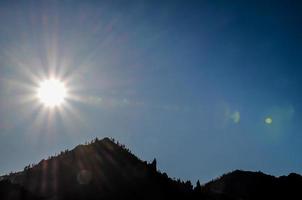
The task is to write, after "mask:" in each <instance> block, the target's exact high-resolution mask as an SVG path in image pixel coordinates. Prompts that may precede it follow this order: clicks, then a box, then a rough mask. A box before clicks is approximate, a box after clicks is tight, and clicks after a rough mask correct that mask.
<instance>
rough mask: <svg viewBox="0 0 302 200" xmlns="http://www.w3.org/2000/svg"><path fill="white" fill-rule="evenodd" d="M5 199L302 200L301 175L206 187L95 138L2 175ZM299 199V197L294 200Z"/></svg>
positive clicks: (230, 179) (228, 178) (241, 177)
mask: <svg viewBox="0 0 302 200" xmlns="http://www.w3.org/2000/svg"><path fill="white" fill-rule="evenodd" d="M0 180H1V181H0V199H1V200H29V199H30V200H38V199H39V200H42V199H43V200H80V199H81V200H86V199H87V200H97V199H98V200H101V199H105V200H113V199H117V200H119V199H146V200H149V199H150V200H151V199H186V200H187V199H188V200H190V199H209V200H215V199H216V200H223V199H232V200H237V199H247V200H248V199H264V198H266V199H302V194H301V192H300V191H301V189H302V177H301V176H300V175H298V174H290V175H289V176H282V177H278V178H277V177H273V176H269V175H265V174H263V173H261V172H245V171H234V172H231V173H229V174H226V175H223V176H222V177H220V178H218V179H216V180H213V181H211V182H209V183H207V184H205V185H204V186H200V184H199V182H198V183H197V185H196V186H195V187H193V186H192V184H191V182H190V181H186V182H183V181H180V180H175V179H171V178H169V177H168V175H167V174H166V173H161V172H159V171H158V170H157V168H156V160H155V159H154V160H153V162H151V163H147V162H145V161H142V160H140V159H139V158H137V157H136V156H135V155H133V154H132V153H131V152H130V151H129V150H128V149H127V148H125V146H124V145H120V144H119V143H118V142H115V141H114V139H109V138H104V139H102V140H98V139H95V140H94V141H92V142H91V143H90V144H86V145H79V146H77V147H76V148H74V149H73V150H71V151H65V152H61V153H60V155H58V156H55V157H50V158H49V159H47V160H42V161H40V163H38V164H36V165H34V166H27V167H25V168H24V171H22V172H17V173H11V174H9V175H5V176H2V177H0ZM294 197H295V198H294Z"/></svg>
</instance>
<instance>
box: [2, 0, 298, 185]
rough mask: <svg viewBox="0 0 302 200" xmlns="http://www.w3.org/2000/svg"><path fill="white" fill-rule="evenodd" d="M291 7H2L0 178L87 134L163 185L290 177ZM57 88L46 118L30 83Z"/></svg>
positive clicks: (294, 122)
mask: <svg viewBox="0 0 302 200" xmlns="http://www.w3.org/2000/svg"><path fill="white" fill-rule="evenodd" d="M301 10H302V4H301V1H288V0H284V1H212V0H211V1H210V0H209V1H193V0H192V1H176V0H175V1H172V0H165V1H115V0H114V1H109V0H108V1H76V0H75V1H71V0H70V1H1V2H0V174H4V173H8V172H10V171H18V170H22V169H23V167H24V166H25V165H27V164H29V163H37V162H39V160H41V159H42V158H47V157H48V156H49V155H54V154H55V153H58V152H60V151H61V150H65V149H72V148H73V147H74V146H75V145H77V144H79V143H84V142H85V141H90V140H92V139H93V138H95V137H98V138H103V137H106V136H109V137H113V138H116V139H117V140H119V141H120V142H121V143H124V144H126V146H127V147H129V148H130V149H131V150H132V152H133V153H134V154H136V155H138V156H139V157H140V158H141V159H143V160H152V159H153V158H154V157H156V158H157V160H158V165H159V168H160V170H161V171H165V172H167V173H168V174H169V175H170V176H172V177H177V178H178V177H179V178H181V179H190V180H193V181H196V180H197V179H200V180H201V181H202V182H204V181H207V180H209V179H211V178H214V177H216V176H219V175H221V174H223V173H225V172H228V171H231V170H235V169H244V170H254V171H258V170H260V171H264V172H266V173H270V174H273V175H282V174H287V173H289V172H298V173H302V157H301V155H300V154H301V152H302V135H301V134H302V132H301V130H302V94H301V91H302V90H301V89H302V68H301V67H302V65H301V64H302V61H301V58H302V24H301V23H302V12H301ZM50 76H55V77H57V78H59V79H61V80H63V81H65V82H66V86H67V87H68V88H69V94H70V96H69V98H68V99H67V100H66V104H65V105H63V106H61V107H60V108H57V109H48V108H45V107H43V106H42V105H41V104H40V102H39V101H38V100H37V99H35V98H34V97H35V95H36V92H35V91H36V88H37V87H38V84H39V82H40V81H42V80H44V79H45V78H47V77H50Z"/></svg>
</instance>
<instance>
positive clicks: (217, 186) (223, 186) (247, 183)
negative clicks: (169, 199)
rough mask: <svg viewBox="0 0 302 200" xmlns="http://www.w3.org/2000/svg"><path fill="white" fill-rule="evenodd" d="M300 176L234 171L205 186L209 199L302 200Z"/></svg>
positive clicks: (301, 178) (203, 190)
mask: <svg viewBox="0 0 302 200" xmlns="http://www.w3.org/2000/svg"><path fill="white" fill-rule="evenodd" d="M301 191H302V176H301V175H298V174H294V173H291V174H289V175H288V176H281V177H274V176H270V175H266V174H264V173H262V172H248V171H240V170H236V171H233V172H231V173H228V174H225V175H223V176H221V177H220V178H218V179H216V180H213V181H211V182H209V183H207V184H205V185H204V186H203V188H202V193H203V194H204V195H205V196H207V197H208V198H209V199H217V200H220V199H238V200H239V199H245V200H252V199H302V193H301Z"/></svg>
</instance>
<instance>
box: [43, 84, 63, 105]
mask: <svg viewBox="0 0 302 200" xmlns="http://www.w3.org/2000/svg"><path fill="white" fill-rule="evenodd" d="M66 96H67V89H66V86H65V84H64V83H63V82H62V81H60V80H58V79H48V80H44V81H42V82H40V84H39V88H38V90H37V97H38V99H39V100H40V101H41V103H42V104H43V105H44V106H46V107H57V106H60V105H62V103H64V101H65V98H66Z"/></svg>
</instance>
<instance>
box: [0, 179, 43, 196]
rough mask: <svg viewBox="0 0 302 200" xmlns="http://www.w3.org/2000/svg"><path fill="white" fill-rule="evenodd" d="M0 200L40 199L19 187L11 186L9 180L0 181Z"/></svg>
mask: <svg viewBox="0 0 302 200" xmlns="http://www.w3.org/2000/svg"><path fill="white" fill-rule="evenodd" d="M0 199H5V200H6V199H7V200H40V198H38V197H37V196H35V195H33V194H32V193H30V192H28V191H26V190H25V189H24V188H23V187H21V186H20V185H16V184H12V183H11V182H10V181H9V180H2V181H0Z"/></svg>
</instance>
